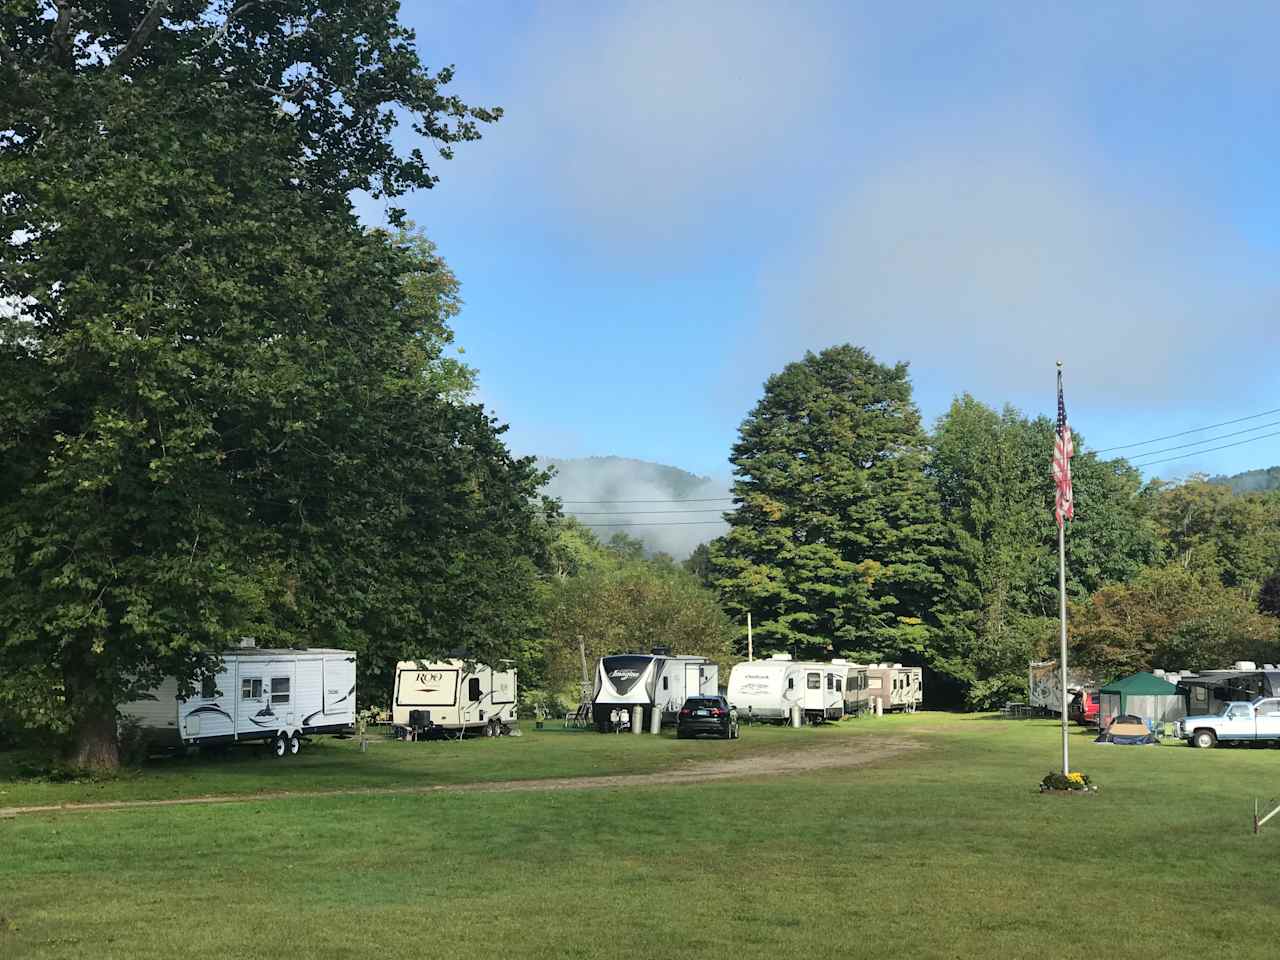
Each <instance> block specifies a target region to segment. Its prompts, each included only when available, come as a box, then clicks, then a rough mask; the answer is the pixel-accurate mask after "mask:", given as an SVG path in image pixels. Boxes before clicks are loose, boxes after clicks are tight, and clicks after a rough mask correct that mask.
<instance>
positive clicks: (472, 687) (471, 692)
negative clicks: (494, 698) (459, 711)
mask: <svg viewBox="0 0 1280 960" xmlns="http://www.w3.org/2000/svg"><path fill="white" fill-rule="evenodd" d="M467 696H469V697H470V698H471V699H472V700H479V699H480V678H479V677H472V678H471V680H470V681H469V682H468V683H467Z"/></svg>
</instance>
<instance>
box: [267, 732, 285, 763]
mask: <svg viewBox="0 0 1280 960" xmlns="http://www.w3.org/2000/svg"><path fill="white" fill-rule="evenodd" d="M271 752H272V753H273V754H275V756H276V759H280V758H282V757H286V756H288V755H289V741H288V740H286V739H285V736H284V734H283V733H281V734H278V735H277V736H276V738H275V739H274V740H272V741H271Z"/></svg>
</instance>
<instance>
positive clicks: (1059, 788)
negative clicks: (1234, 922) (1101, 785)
mask: <svg viewBox="0 0 1280 960" xmlns="http://www.w3.org/2000/svg"><path fill="white" fill-rule="evenodd" d="M1040 792H1041V793H1097V792H1098V785H1097V784H1096V783H1094V782H1093V781H1091V780H1090V779H1089V775H1088V774H1085V773H1077V772H1075V771H1072V772H1071V773H1050V774H1046V775H1045V778H1044V779H1043V780H1041V781H1040Z"/></svg>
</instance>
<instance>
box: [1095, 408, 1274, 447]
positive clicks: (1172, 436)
mask: <svg viewBox="0 0 1280 960" xmlns="http://www.w3.org/2000/svg"><path fill="white" fill-rule="evenodd" d="M1273 413H1280V407H1276V409H1274V410H1263V411H1262V412H1261V413H1255V414H1253V415H1252V416H1248V417H1238V418H1236V419H1235V420H1224V421H1223V422H1222V423H1211V424H1209V425H1208V426H1207V427H1195V428H1194V429H1191V430H1183V431H1182V432H1180V433H1170V434H1166V435H1165V436H1163V437H1153V438H1152V439H1150V440H1140V441H1138V442H1137V443H1122V444H1119V445H1118V446H1115V447H1103V448H1102V449H1101V450H1093V451H1091V452H1092V453H1110V452H1111V451H1112V450H1126V449H1128V448H1129V447H1145V446H1146V445H1147V444H1149V443H1159V442H1160V441H1161V440H1173V439H1175V438H1176V437H1185V436H1187V435H1188V434H1191V433H1199V432H1200V431H1201V430H1216V429H1218V427H1229V426H1231V425H1233V424H1236V423H1244V422H1245V421H1246V420H1257V419H1259V418H1260V417H1267V416H1270V415H1271V414H1273ZM1255 429H1259V430H1260V429H1262V428H1261V427H1256V428H1255ZM1205 442H1206V443H1208V442H1209V441H1205ZM1151 453H1155V451H1154V450H1153V451H1151ZM1138 456H1140V457H1141V456H1146V454H1141V453H1140V454H1138Z"/></svg>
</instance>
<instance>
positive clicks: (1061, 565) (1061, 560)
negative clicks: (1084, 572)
mask: <svg viewBox="0 0 1280 960" xmlns="http://www.w3.org/2000/svg"><path fill="white" fill-rule="evenodd" d="M1058 396H1059V398H1061V396H1062V361H1061V360H1059V361H1058ZM1068 429H1070V428H1068ZM1066 527H1067V524H1066V518H1065V517H1063V516H1062V515H1061V514H1059V516H1058V615H1059V626H1060V634H1061V635H1060V641H1061V643H1060V647H1059V650H1058V673H1059V675H1060V676H1061V678H1062V775H1063V776H1064V777H1065V776H1066V775H1067V774H1068V773H1070V772H1071V761H1070V759H1069V757H1068V752H1069V741H1068V739H1067V736H1068V734H1067V534H1066Z"/></svg>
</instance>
